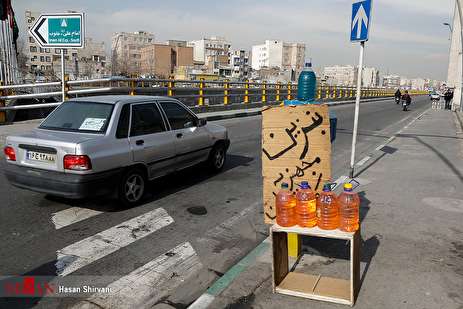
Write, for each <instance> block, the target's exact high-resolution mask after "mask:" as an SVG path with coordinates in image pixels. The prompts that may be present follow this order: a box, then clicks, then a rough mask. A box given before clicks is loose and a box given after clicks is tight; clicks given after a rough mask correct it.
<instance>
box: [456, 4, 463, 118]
mask: <svg viewBox="0 0 463 309" xmlns="http://www.w3.org/2000/svg"><path fill="white" fill-rule="evenodd" d="M455 1H456V5H457V9H458V16H459V17H460V46H459V47H460V48H459V49H460V53H459V57H460V68H461V71H460V76H459V77H460V81H459V88H460V89H459V90H460V93H459V95H460V102H459V103H460V111H463V105H462V103H463V102H462V101H463V76H462V75H463V31H462V30H463V16H462V15H461V14H462V12H461V0H455Z"/></svg>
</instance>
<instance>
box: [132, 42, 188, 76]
mask: <svg viewBox="0 0 463 309" xmlns="http://www.w3.org/2000/svg"><path fill="white" fill-rule="evenodd" d="M140 52H141V59H140V61H141V68H140V74H142V75H146V76H154V77H156V78H169V77H170V76H171V75H172V74H174V72H175V70H176V69H177V68H178V67H192V66H193V64H194V63H193V48H192V47H187V46H186V42H185V44H183V43H181V44H179V41H175V42H174V41H169V42H168V44H150V45H147V46H145V47H142V48H141V50H140Z"/></svg>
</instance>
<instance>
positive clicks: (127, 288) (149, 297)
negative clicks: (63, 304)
mask: <svg viewBox="0 0 463 309" xmlns="http://www.w3.org/2000/svg"><path fill="white" fill-rule="evenodd" d="M202 268H203V265H202V264H201V262H200V260H199V256H198V255H197V254H196V252H195V250H194V249H193V247H192V246H191V244H190V243H189V242H185V243H183V244H181V245H179V246H177V247H175V248H174V249H172V250H170V251H168V252H166V253H165V254H162V255H161V256H159V257H157V258H155V259H154V260H152V261H150V262H148V263H147V264H145V265H143V266H141V267H140V268H137V269H136V270H134V271H133V272H131V273H130V274H128V275H126V276H124V277H121V278H120V279H118V280H116V281H114V282H113V283H111V284H109V285H108V286H107V287H108V288H110V291H111V292H110V293H106V294H94V295H93V296H91V297H90V298H88V299H86V300H84V301H81V302H79V303H77V304H76V305H74V306H73V307H72V308H74V309H84V308H140V307H146V308H148V307H151V306H152V305H153V304H155V303H156V302H158V301H159V300H160V299H161V298H162V297H164V296H166V295H168V293H169V291H172V290H173V289H174V288H176V287H178V286H179V285H180V284H182V283H183V282H185V281H186V280H187V279H189V278H191V277H192V276H196V275H197V273H198V272H199V271H200V270H201V269H202Z"/></svg>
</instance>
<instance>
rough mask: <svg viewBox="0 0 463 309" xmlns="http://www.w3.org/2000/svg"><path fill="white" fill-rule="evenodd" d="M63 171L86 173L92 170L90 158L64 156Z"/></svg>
mask: <svg viewBox="0 0 463 309" xmlns="http://www.w3.org/2000/svg"><path fill="white" fill-rule="evenodd" d="M63 165H64V169H66V170H73V171H88V170H91V169H92V162H91V161H90V158H89V157H88V156H85V155H65V156H64V159H63Z"/></svg>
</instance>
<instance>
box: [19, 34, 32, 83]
mask: <svg viewBox="0 0 463 309" xmlns="http://www.w3.org/2000/svg"><path fill="white" fill-rule="evenodd" d="M17 44H18V46H17V48H18V54H17V60H18V70H19V74H20V75H21V78H23V79H24V78H25V77H26V75H27V74H28V73H30V71H29V69H28V68H27V61H28V57H27V54H26V52H25V48H26V43H25V42H24V40H18V41H17Z"/></svg>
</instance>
